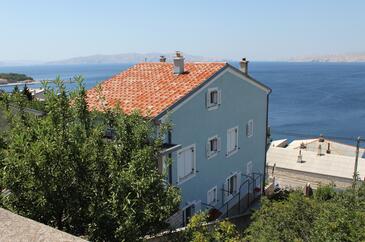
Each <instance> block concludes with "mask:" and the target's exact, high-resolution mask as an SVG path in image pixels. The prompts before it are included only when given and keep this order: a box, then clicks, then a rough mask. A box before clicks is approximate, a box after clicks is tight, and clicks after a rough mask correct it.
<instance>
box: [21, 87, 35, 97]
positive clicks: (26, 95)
mask: <svg viewBox="0 0 365 242" xmlns="http://www.w3.org/2000/svg"><path fill="white" fill-rule="evenodd" d="M22 94H23V95H24V96H25V97H26V98H27V99H28V100H29V101H32V99H33V96H32V93H31V92H30V91H29V88H28V87H27V85H24V88H23V91H22Z"/></svg>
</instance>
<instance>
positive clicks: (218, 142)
mask: <svg viewBox="0 0 365 242" xmlns="http://www.w3.org/2000/svg"><path fill="white" fill-rule="evenodd" d="M217 151H218V152H220V151H221V138H220V137H218V138H217Z"/></svg>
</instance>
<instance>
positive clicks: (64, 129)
mask: <svg viewBox="0 0 365 242" xmlns="http://www.w3.org/2000/svg"><path fill="white" fill-rule="evenodd" d="M76 79H77V81H78V83H79V87H78V89H77V90H75V91H73V92H71V93H68V92H67V91H66V89H65V87H64V85H63V83H62V82H61V81H60V80H58V81H57V82H56V84H57V86H58V89H57V90H52V89H49V88H48V87H45V88H46V101H45V102H44V110H45V112H46V113H47V115H45V116H44V117H35V116H33V115H32V114H30V113H26V112H24V111H23V109H22V107H24V106H26V105H25V104H24V102H27V100H25V101H24V99H21V100H20V101H19V102H18V103H17V105H19V109H18V110H17V111H16V112H14V111H11V110H10V111H9V112H8V113H9V126H10V128H9V130H8V131H7V132H6V134H5V139H4V142H3V143H4V145H3V146H6V147H5V148H4V149H3V151H2V153H0V155H1V154H2V156H3V159H2V163H1V164H0V166H1V168H2V170H1V177H0V180H1V183H0V184H1V186H2V188H3V189H6V191H8V192H7V193H3V195H2V199H1V200H2V203H3V206H5V207H6V208H8V209H10V210H12V211H15V212H17V213H19V214H21V215H24V216H26V217H29V218H32V219H35V220H37V221H40V222H42V223H45V224H48V225H51V226H54V227H56V228H58V229H61V230H64V231H67V232H70V233H72V234H75V235H85V236H87V238H88V239H90V240H93V241H136V240H140V239H141V238H142V237H143V236H144V235H146V234H151V233H156V232H158V231H160V230H161V229H163V228H165V227H166V223H165V222H164V221H165V220H166V219H167V218H168V217H169V216H170V215H171V214H172V213H173V212H174V211H175V210H176V209H177V208H178V205H179V202H180V197H179V192H178V190H176V188H173V187H171V186H169V185H167V184H166V183H165V182H164V177H163V175H161V174H159V173H158V171H157V166H156V164H157V162H158V160H159V156H160V151H161V148H162V139H161V137H156V132H155V129H154V126H153V125H152V122H151V120H148V119H145V118H143V117H141V116H140V115H139V114H138V113H133V114H132V115H125V114H123V113H122V111H121V110H120V109H119V108H115V109H109V110H104V112H96V111H93V112H90V111H88V108H87V104H86V100H85V95H86V91H85V89H84V87H83V85H82V78H81V77H77V78H76ZM4 106H7V105H4ZM162 129H163V128H162ZM106 130H109V131H111V133H112V138H106V136H105V131H106ZM163 134H164V133H163V132H161V135H163ZM5 144H6V145H5Z"/></svg>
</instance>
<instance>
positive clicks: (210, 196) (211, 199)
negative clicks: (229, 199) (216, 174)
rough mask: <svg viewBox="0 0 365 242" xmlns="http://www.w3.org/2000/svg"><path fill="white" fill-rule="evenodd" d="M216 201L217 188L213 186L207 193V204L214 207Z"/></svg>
mask: <svg viewBox="0 0 365 242" xmlns="http://www.w3.org/2000/svg"><path fill="white" fill-rule="evenodd" d="M217 201H218V200H217V186H215V187H213V188H212V189H210V190H209V191H208V192H207V204H209V205H214V204H216V203H217Z"/></svg>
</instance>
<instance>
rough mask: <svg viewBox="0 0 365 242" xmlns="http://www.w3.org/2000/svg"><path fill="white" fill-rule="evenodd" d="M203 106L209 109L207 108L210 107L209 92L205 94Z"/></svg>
mask: <svg viewBox="0 0 365 242" xmlns="http://www.w3.org/2000/svg"><path fill="white" fill-rule="evenodd" d="M205 106H206V107H207V108H209V106H210V91H209V90H208V91H207V93H206V94H205Z"/></svg>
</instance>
